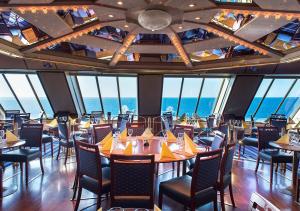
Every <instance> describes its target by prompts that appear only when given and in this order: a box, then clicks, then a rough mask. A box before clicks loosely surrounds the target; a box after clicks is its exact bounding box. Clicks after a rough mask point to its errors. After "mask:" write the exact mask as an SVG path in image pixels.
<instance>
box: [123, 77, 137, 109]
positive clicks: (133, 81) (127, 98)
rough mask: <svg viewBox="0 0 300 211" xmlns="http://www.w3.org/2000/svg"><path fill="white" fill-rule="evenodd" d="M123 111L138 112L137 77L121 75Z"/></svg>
mask: <svg viewBox="0 0 300 211" xmlns="http://www.w3.org/2000/svg"><path fill="white" fill-rule="evenodd" d="M119 87H120V97H121V104H122V113H126V111H133V112H134V113H135V114H137V108H138V106H137V78H136V77H119Z"/></svg>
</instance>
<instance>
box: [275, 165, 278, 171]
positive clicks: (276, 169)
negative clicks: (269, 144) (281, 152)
mask: <svg viewBox="0 0 300 211" xmlns="http://www.w3.org/2000/svg"><path fill="white" fill-rule="evenodd" d="M278 167H279V163H276V168H275V172H278Z"/></svg>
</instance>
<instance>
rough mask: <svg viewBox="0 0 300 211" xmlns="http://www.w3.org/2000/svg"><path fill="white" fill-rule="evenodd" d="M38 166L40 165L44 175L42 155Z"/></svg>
mask: <svg viewBox="0 0 300 211" xmlns="http://www.w3.org/2000/svg"><path fill="white" fill-rule="evenodd" d="M40 165H41V170H42V174H44V166H43V157H42V155H41V156H40Z"/></svg>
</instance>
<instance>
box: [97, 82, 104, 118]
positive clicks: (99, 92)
mask: <svg viewBox="0 0 300 211" xmlns="http://www.w3.org/2000/svg"><path fill="white" fill-rule="evenodd" d="M95 77H96V83H97V90H98V95H99V100H100V105H101V108H102V111H103V113H104V106H103V100H102V96H101V91H100V85H99V79H98V76H95Z"/></svg>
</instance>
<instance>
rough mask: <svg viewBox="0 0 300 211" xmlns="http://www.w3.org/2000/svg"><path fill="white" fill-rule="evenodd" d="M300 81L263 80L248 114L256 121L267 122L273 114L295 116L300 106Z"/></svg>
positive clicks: (247, 116) (290, 79)
mask: <svg viewBox="0 0 300 211" xmlns="http://www.w3.org/2000/svg"><path fill="white" fill-rule="evenodd" d="M299 90H300V81H299V79H292V78H265V79H263V81H262V83H261V85H260V87H259V89H258V91H257V93H256V95H255V97H254V99H253V100H252V103H251V105H250V107H249V108H248V111H247V114H246V117H245V118H246V120H250V117H251V115H252V116H253V117H254V119H255V121H265V120H266V119H267V118H268V117H270V115H271V114H285V115H286V116H287V117H290V116H291V115H294V114H295V112H296V111H297V110H298V109H299V106H300V99H299V97H300V91H299Z"/></svg>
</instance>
